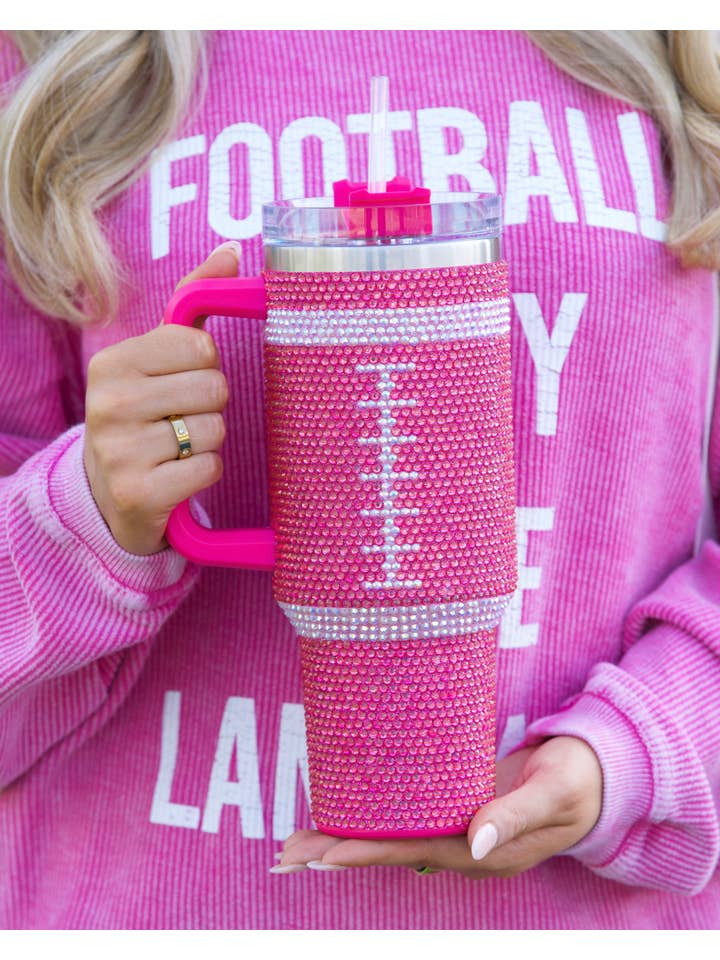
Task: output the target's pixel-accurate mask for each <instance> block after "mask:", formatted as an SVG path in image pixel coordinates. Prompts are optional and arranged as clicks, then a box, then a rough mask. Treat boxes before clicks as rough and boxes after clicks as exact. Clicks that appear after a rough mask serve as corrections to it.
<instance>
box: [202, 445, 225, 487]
mask: <svg viewBox="0 0 720 960" xmlns="http://www.w3.org/2000/svg"><path fill="white" fill-rule="evenodd" d="M204 459H205V464H204V465H203V466H204V470H205V476H206V480H207V482H208V484H211V483H217V481H218V480H219V479H220V477H221V476H222V474H223V462H222V457H221V456H220V454H219V453H214V452H212V451H210V452H208V453H207V454H206V457H205V458H204Z"/></svg>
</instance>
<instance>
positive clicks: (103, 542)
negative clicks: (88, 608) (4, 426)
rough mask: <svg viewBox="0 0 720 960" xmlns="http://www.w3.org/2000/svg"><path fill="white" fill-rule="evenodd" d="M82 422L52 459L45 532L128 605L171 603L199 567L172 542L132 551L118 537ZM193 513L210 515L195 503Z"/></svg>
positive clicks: (193, 579)
mask: <svg viewBox="0 0 720 960" xmlns="http://www.w3.org/2000/svg"><path fill="white" fill-rule="evenodd" d="M84 438H85V428H84V425H83V424H80V425H78V426H77V427H73V428H72V429H71V430H69V431H67V433H66V434H65V439H66V441H67V442H66V444H65V445H64V446H63V447H62V449H61V451H60V452H59V453H58V455H57V456H56V457H55V459H54V461H53V462H52V463H51V464H50V467H49V471H48V480H47V488H46V489H47V499H48V504H47V510H46V511H44V512H45V517H44V518H43V519H44V520H45V521H46V522H45V525H46V529H47V532H48V533H49V534H50V535H51V536H52V537H53V539H55V540H56V541H61V542H64V543H65V544H66V545H67V546H69V547H70V548H71V549H74V550H75V551H76V552H77V554H79V557H80V560H81V562H84V565H85V566H86V569H87V573H88V575H89V576H90V577H91V578H92V579H93V580H95V581H96V582H98V583H99V584H100V585H101V586H102V587H104V588H105V590H106V591H107V592H108V593H109V594H111V595H115V597H116V598H117V599H121V600H122V602H123V604H124V605H126V606H127V605H129V606H131V607H132V606H136V607H138V609H145V608H147V607H148V605H149V604H148V599H149V598H150V597H152V605H153V606H155V605H161V604H163V603H165V602H169V601H171V600H172V598H173V597H174V596H175V595H176V594H177V593H178V592H181V593H184V592H185V591H186V590H187V589H188V588H189V586H190V584H191V583H192V582H194V581H195V579H196V578H197V576H198V574H199V572H200V568H199V567H198V566H197V565H196V564H194V563H191V562H190V561H188V560H187V559H186V558H185V557H183V556H181V554H179V553H178V552H177V551H176V550H174V549H173V548H172V547H170V546H168V547H166V548H164V549H163V550H161V551H159V552H158V553H154V554H150V555H148V556H140V555H138V554H134V553H128V551H127V550H124V549H123V548H122V547H121V546H120V544H119V543H118V542H117V541H116V540H115V538H114V537H113V535H112V532H111V531H110V528H109V527H108V525H107V523H106V522H105V519H104V518H103V516H102V514H101V513H100V510H99V508H98V506H97V504H96V503H95V499H94V497H93V495H92V491H91V489H90V483H89V481H88V478H87V474H86V472H85V463H84V456H83V453H84ZM194 508H195V509H194V512H196V513H197V512H198V511H199V513H200V514H201V516H199V517H198V520H199V521H200V520H204V521H205V522H207V518H206V517H205V515H204V511H202V510H201V509H200V508H199V507H198V506H197V504H194Z"/></svg>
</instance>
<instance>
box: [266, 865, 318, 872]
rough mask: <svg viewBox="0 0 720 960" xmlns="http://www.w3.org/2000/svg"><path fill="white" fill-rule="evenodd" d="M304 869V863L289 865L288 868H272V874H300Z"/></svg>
mask: <svg viewBox="0 0 720 960" xmlns="http://www.w3.org/2000/svg"><path fill="white" fill-rule="evenodd" d="M308 866H309V864H308ZM304 869H305V864H304V863H288V864H287V866H284V867H280V866H277V867H270V873H300V871H301V870H304Z"/></svg>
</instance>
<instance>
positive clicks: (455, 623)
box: [280, 596, 511, 642]
mask: <svg viewBox="0 0 720 960" xmlns="http://www.w3.org/2000/svg"><path fill="white" fill-rule="evenodd" d="M510 599H511V598H510V596H505V597H483V598H482V599H480V600H463V601H457V602H454V603H430V604H427V605H425V606H418V607H307V606H300V605H299V604H295V603H282V602H281V603H280V606H281V607H282V609H283V611H284V613H285V615H286V616H287V617H288V619H289V620H290V622H291V623H292V625H293V627H294V628H295V629H296V630H297V632H298V633H299V634H300V636H301V637H312V638H313V639H316V640H341V641H346V642H351V641H353V642H357V641H366V642H370V641H383V640H385V641H391V640H432V639H434V638H436V637H456V636H461V635H463V634H467V633H478V632H479V631H481V630H493V629H494V628H495V627H497V626H498V624H499V623H500V619H501V617H502V615H503V613H504V611H505V608H506V606H507V605H508V603H509V602H510Z"/></svg>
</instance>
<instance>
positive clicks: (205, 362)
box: [192, 327, 220, 367]
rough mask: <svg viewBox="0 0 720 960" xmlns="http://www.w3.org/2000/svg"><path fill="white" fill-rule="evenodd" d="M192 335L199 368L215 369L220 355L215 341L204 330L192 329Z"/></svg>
mask: <svg viewBox="0 0 720 960" xmlns="http://www.w3.org/2000/svg"><path fill="white" fill-rule="evenodd" d="M192 333H193V334H194V344H195V351H196V353H197V359H198V362H199V364H200V365H201V366H208V367H209V366H212V367H215V366H217V365H218V364H219V362H220V355H219V354H218V349H217V346H216V344H215V341H214V340H213V338H212V337H211V335H210V334H209V333H208V332H207V331H206V330H198V329H196V328H194V327H193V328H192Z"/></svg>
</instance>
